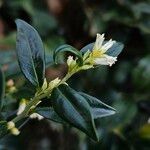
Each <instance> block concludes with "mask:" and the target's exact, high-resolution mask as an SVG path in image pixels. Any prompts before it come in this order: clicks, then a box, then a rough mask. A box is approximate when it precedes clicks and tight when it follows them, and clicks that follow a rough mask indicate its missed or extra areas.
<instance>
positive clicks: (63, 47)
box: [53, 44, 83, 63]
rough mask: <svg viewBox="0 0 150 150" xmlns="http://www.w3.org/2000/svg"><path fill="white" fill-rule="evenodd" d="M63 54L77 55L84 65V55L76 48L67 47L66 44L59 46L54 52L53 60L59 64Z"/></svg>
mask: <svg viewBox="0 0 150 150" xmlns="http://www.w3.org/2000/svg"><path fill="white" fill-rule="evenodd" d="M62 52H70V53H73V54H74V55H76V56H77V57H78V58H79V62H80V63H82V62H83V59H82V54H81V53H80V52H79V51H78V50H77V49H76V48H74V47H72V46H71V45H67V44H64V45H61V46H59V47H58V48H57V49H56V50H55V51H54V54H53V59H54V61H55V63H57V62H58V55H59V54H60V53H62Z"/></svg>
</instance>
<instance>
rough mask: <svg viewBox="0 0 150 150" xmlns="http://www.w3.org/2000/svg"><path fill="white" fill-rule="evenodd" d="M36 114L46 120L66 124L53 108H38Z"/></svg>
mask: <svg viewBox="0 0 150 150" xmlns="http://www.w3.org/2000/svg"><path fill="white" fill-rule="evenodd" d="M35 111H36V113H38V114H40V115H41V116H43V117H44V118H46V119H49V120H52V121H55V122H58V123H65V121H64V120H63V119H61V118H60V117H59V116H58V114H57V113H56V112H55V111H54V109H53V108H51V107H42V108H37V109H36V110H35Z"/></svg>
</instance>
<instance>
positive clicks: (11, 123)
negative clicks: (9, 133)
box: [7, 121, 15, 130]
mask: <svg viewBox="0 0 150 150" xmlns="http://www.w3.org/2000/svg"><path fill="white" fill-rule="evenodd" d="M14 127H15V123H14V122H13V121H9V122H8V123H7V129H8V130H10V129H12V128H14Z"/></svg>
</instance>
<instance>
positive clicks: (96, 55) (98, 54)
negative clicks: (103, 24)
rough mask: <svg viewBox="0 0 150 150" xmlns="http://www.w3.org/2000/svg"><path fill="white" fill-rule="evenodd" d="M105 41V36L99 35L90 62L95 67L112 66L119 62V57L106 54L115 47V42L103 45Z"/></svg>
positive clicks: (110, 41)
mask: <svg viewBox="0 0 150 150" xmlns="http://www.w3.org/2000/svg"><path fill="white" fill-rule="evenodd" d="M104 39H105V38H104V34H102V35H101V34H97V37H96V42H95V44H94V47H93V50H92V52H91V54H90V62H91V64H93V65H109V66H112V65H113V64H114V63H115V61H117V57H113V56H109V55H107V54H106V52H107V50H108V49H109V48H111V47H112V46H113V44H114V43H115V41H112V40H109V41H108V42H106V43H105V44H103V42H104Z"/></svg>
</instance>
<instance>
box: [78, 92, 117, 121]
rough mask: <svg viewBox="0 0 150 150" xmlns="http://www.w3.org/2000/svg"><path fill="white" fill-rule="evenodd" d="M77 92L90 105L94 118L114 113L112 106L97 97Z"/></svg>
mask: <svg viewBox="0 0 150 150" xmlns="http://www.w3.org/2000/svg"><path fill="white" fill-rule="evenodd" d="M79 94H80V95H82V96H83V97H84V98H85V99H86V100H87V102H88V103H89V105H90V106H91V111H92V114H93V117H94V119H97V118H101V117H106V116H110V115H113V114H115V109H114V108H112V107H110V106H108V105H107V104H105V103H103V102H102V101H100V100H99V99H97V98H95V97H93V96H90V95H88V94H85V93H82V92H79Z"/></svg>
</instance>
